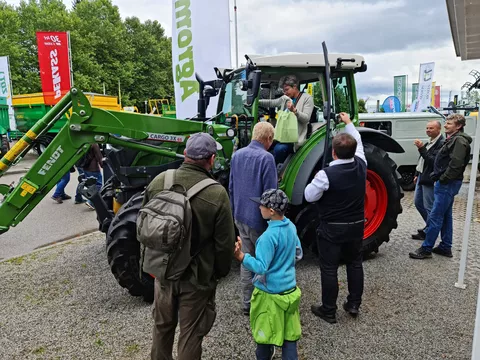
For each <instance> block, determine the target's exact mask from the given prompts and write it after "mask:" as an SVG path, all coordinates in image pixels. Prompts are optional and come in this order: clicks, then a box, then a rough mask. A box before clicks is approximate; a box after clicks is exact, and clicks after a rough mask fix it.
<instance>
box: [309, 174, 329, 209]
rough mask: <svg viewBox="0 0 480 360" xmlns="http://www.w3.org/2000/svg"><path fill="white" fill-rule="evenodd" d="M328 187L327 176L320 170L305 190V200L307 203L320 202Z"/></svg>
mask: <svg viewBox="0 0 480 360" xmlns="http://www.w3.org/2000/svg"><path fill="white" fill-rule="evenodd" d="M329 185H330V183H329V182H328V177H327V174H325V171H323V170H320V171H319V172H318V173H317V175H315V177H314V178H313V180H312V182H311V183H310V184H308V185H307V187H306V188H305V193H304V194H305V199H306V200H307V201H308V202H315V201H318V200H320V198H321V197H322V195H323V193H324V192H325V191H327V190H328V187H329Z"/></svg>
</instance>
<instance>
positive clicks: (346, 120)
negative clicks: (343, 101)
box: [338, 112, 352, 125]
mask: <svg viewBox="0 0 480 360" xmlns="http://www.w3.org/2000/svg"><path fill="white" fill-rule="evenodd" d="M338 116H339V118H340V121H341V122H343V123H345V125H348V124H350V123H351V122H352V120H350V116H348V114H347V113H345V112H341V113H340V114H338Z"/></svg>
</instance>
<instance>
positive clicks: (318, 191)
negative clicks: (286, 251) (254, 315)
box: [305, 112, 367, 324]
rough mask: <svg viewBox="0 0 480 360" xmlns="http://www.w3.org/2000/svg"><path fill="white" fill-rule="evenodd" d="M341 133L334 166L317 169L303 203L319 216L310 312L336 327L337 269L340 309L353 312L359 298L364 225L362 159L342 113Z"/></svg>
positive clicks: (359, 146) (364, 169)
mask: <svg viewBox="0 0 480 360" xmlns="http://www.w3.org/2000/svg"><path fill="white" fill-rule="evenodd" d="M339 116H340V119H341V121H342V122H344V123H345V124H346V126H345V132H344V133H340V134H338V135H336V136H335V137H334V138H333V141H332V147H333V150H332V156H333V159H334V161H332V162H331V163H330V165H329V166H328V167H327V168H325V169H323V170H320V171H319V172H318V173H317V174H316V175H315V177H314V178H313V180H312V182H311V183H310V184H308V185H307V187H306V189H305V199H306V200H307V201H308V202H316V203H317V209H318V216H319V225H318V227H317V248H318V253H319V259H320V270H321V283H322V304H321V305H312V307H311V310H312V312H313V313H314V314H315V315H316V316H318V317H320V318H321V319H323V320H325V321H326V322H328V323H331V324H333V323H336V322H337V319H336V312H337V297H338V274H337V272H338V266H339V264H340V259H342V260H343V261H345V263H346V265H347V279H348V293H349V295H348V297H347V301H346V302H345V303H344V304H343V308H344V310H345V311H346V312H348V313H349V314H350V315H352V316H357V315H358V313H359V308H360V304H361V302H362V294H363V265H362V241H363V230H364V222H365V210H364V203H365V187H366V179H367V160H366V158H365V153H364V150H363V144H362V139H361V137H360V133H359V132H358V130H357V129H355V126H354V125H353V123H352V121H351V120H350V118H349V116H348V115H347V114H346V113H343V112H342V113H340V115H339Z"/></svg>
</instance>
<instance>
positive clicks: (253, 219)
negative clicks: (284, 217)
mask: <svg viewBox="0 0 480 360" xmlns="http://www.w3.org/2000/svg"><path fill="white" fill-rule="evenodd" d="M274 131H275V129H274V128H273V126H272V124H270V123H268V122H259V123H257V124H256V125H255V127H254V128H253V134H252V141H251V143H250V144H249V145H248V146H247V147H244V148H242V149H240V150H238V151H236V152H235V153H234V154H233V157H232V162H231V165H230V182H229V192H230V203H231V206H232V213H233V218H234V219H235V225H236V226H237V229H238V232H239V233H240V238H241V239H242V249H241V250H242V252H244V253H245V254H250V255H251V256H255V244H256V242H257V239H258V238H259V236H260V235H262V233H263V232H264V231H265V229H266V228H267V222H266V221H265V220H264V219H263V217H262V214H261V212H260V209H259V207H258V206H257V205H256V204H255V203H254V202H252V201H251V200H250V198H251V197H260V196H261V195H262V194H263V193H264V192H265V191H267V190H268V189H276V188H277V186H278V180H277V169H276V166H275V159H274V158H273V155H272V154H270V153H269V152H268V151H267V150H268V149H269V148H270V147H271V146H272V143H273V135H274ZM253 276H254V274H253V273H252V272H251V271H249V270H247V269H246V268H245V267H244V266H243V264H242V265H241V266H240V281H241V284H242V294H243V304H242V305H243V313H244V315H249V314H250V299H251V297H252V293H253V283H252V279H253Z"/></svg>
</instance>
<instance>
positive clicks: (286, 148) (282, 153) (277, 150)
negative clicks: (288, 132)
mask: <svg viewBox="0 0 480 360" xmlns="http://www.w3.org/2000/svg"><path fill="white" fill-rule="evenodd" d="M292 153H293V144H283V143H278V144H277V145H275V147H274V148H273V157H274V158H275V163H276V164H281V163H283V162H285V160H286V159H287V157H288V155H290V154H292Z"/></svg>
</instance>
